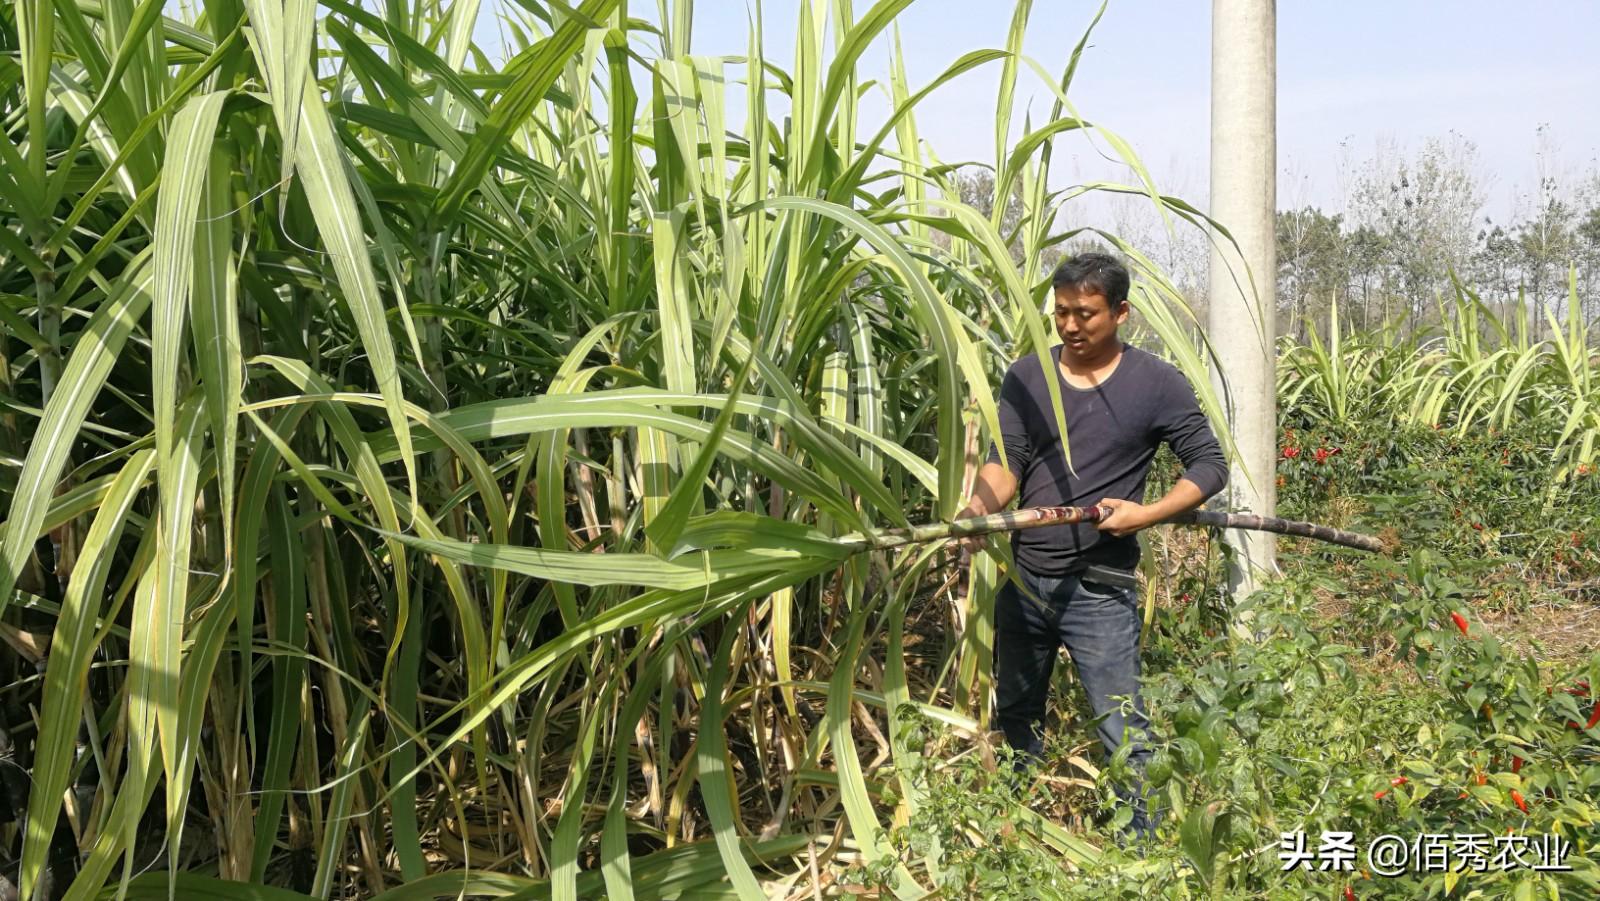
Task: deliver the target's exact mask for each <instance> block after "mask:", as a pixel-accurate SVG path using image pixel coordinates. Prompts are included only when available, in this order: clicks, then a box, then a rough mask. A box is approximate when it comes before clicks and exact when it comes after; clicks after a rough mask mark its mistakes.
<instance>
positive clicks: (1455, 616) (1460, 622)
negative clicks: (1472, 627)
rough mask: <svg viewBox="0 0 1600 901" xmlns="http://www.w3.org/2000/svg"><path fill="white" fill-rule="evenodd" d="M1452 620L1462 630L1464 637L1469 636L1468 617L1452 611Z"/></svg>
mask: <svg viewBox="0 0 1600 901" xmlns="http://www.w3.org/2000/svg"><path fill="white" fill-rule="evenodd" d="M1450 618H1451V619H1452V620H1454V621H1455V624H1456V628H1457V629H1460V630H1461V634H1462V635H1465V634H1467V618H1466V617H1464V616H1462V615H1461V614H1459V613H1457V612H1455V611H1454V610H1452V611H1450Z"/></svg>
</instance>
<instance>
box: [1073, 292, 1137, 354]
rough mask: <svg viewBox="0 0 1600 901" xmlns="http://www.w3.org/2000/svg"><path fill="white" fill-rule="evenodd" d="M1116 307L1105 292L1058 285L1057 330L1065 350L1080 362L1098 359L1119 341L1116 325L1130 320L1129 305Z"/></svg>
mask: <svg viewBox="0 0 1600 901" xmlns="http://www.w3.org/2000/svg"><path fill="white" fill-rule="evenodd" d="M1118 307H1119V309H1117V310H1116V311H1113V310H1112V309H1111V305H1110V303H1109V302H1108V301H1107V300H1106V296H1105V295H1104V294H1089V293H1085V292H1082V291H1078V290H1077V289H1075V288H1058V289H1056V312H1055V316H1056V333H1057V334H1059V335H1060V336H1061V341H1062V353H1064V354H1067V356H1068V359H1072V360H1077V361H1079V362H1084V363H1091V362H1098V361H1100V360H1102V359H1104V358H1105V357H1107V356H1109V355H1110V354H1111V353H1112V352H1113V350H1114V349H1115V348H1116V347H1117V345H1118V339H1117V326H1119V325H1121V324H1122V323H1124V322H1126V321H1128V305H1127V304H1126V303H1123V304H1118Z"/></svg>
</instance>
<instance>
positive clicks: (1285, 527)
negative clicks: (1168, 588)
mask: <svg viewBox="0 0 1600 901" xmlns="http://www.w3.org/2000/svg"><path fill="white" fill-rule="evenodd" d="M1111 513H1112V509H1111V508H1110V507H1103V506H1094V507H1028V508H1025V509H1022V510H1009V511H1006V512H1004V513H991V514H989V515H988V516H973V517H970V518H967V519H957V520H954V521H952V522H935V523H927V524H925V525H919V526H911V527H910V528H904V529H884V530H882V531H879V532H873V533H871V534H865V535H863V534H861V533H859V532H855V533H851V534H849V535H844V536H841V537H840V538H839V539H837V540H838V542H839V543H840V544H843V545H845V546H846V547H849V548H851V549H852V550H856V551H864V550H885V549H888V548H896V547H904V546H905V545H908V544H923V543H926V542H930V541H947V540H950V539H954V538H967V537H970V536H974V535H987V534H989V533H991V532H1017V531H1021V530H1023V529H1038V528H1043V527H1044V526H1060V525H1070V524H1073V523H1080V522H1089V523H1096V522H1100V521H1101V520H1103V519H1105V518H1106V517H1108V516H1110V515H1111ZM1161 524H1170V525H1196V526H1211V527H1215V528H1223V529H1252V530H1255V531H1259V532H1276V533H1278V534H1280V535H1298V536H1301V537H1303V538H1314V539H1316V540H1318V541H1326V542H1328V543H1330V544H1337V545H1341V546H1343V547H1350V548H1355V549H1357V550H1362V551H1370V552H1371V553H1374V554H1382V553H1387V552H1388V551H1389V548H1388V547H1387V546H1386V545H1385V544H1384V542H1382V541H1380V540H1379V539H1377V538H1374V537H1372V536H1370V535H1362V534H1360V533H1357V532H1347V531H1345V530H1344V529H1335V528H1332V527H1330V526H1321V525H1317V524H1316V523H1310V522H1301V521H1299V520H1293V519H1280V518H1278V517H1276V516H1257V515H1254V514H1249V513H1218V512H1215V511H1211V510H1190V511H1188V512H1186V513H1179V514H1177V515H1176V516H1171V517H1168V518H1166V519H1163V520H1161Z"/></svg>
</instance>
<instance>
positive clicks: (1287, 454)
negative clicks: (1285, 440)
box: [1283, 444, 1300, 460]
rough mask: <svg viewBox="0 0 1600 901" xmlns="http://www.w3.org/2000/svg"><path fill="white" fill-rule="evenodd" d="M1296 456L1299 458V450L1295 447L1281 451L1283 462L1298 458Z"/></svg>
mask: <svg viewBox="0 0 1600 901" xmlns="http://www.w3.org/2000/svg"><path fill="white" fill-rule="evenodd" d="M1298 456H1300V448H1298V447H1295V446H1294V445H1292V444H1291V445H1290V446H1288V447H1286V448H1284V449H1283V458H1284V459H1285V460H1293V459H1294V458H1295V457H1298Z"/></svg>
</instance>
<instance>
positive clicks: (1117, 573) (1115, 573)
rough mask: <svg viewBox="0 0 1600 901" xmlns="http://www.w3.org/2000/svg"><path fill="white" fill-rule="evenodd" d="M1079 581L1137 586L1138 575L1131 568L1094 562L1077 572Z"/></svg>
mask: <svg viewBox="0 0 1600 901" xmlns="http://www.w3.org/2000/svg"><path fill="white" fill-rule="evenodd" d="M1078 580H1079V581H1081V582H1094V583H1096V584H1099V585H1110V586H1112V587H1114V588H1138V587H1139V576H1138V574H1137V573H1135V572H1134V571H1133V570H1129V569H1113V568H1111V567H1109V566H1101V565H1100V564H1098V563H1097V564H1095V565H1093V566H1090V567H1088V568H1086V569H1084V570H1082V571H1081V572H1079V573H1078Z"/></svg>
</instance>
